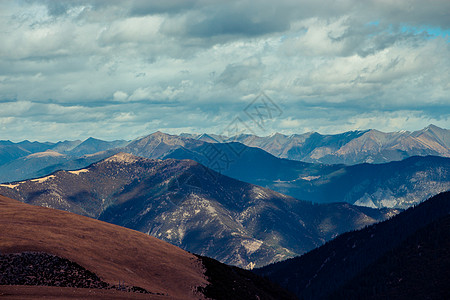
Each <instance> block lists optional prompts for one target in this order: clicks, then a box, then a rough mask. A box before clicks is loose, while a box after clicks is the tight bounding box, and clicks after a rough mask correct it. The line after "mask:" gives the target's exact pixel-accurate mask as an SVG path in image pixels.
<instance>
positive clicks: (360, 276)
mask: <svg viewBox="0 0 450 300" xmlns="http://www.w3.org/2000/svg"><path fill="white" fill-rule="evenodd" d="M449 226H450V192H445V193H441V194H439V195H437V196H434V197H432V198H430V199H429V200H427V201H425V202H423V203H421V204H419V205H417V206H415V207H411V208H409V209H408V210H406V211H404V212H402V213H400V214H398V215H396V216H394V217H392V218H391V219H389V220H386V221H384V222H381V223H378V224H374V225H371V226H368V227H366V228H364V229H361V230H358V231H354V232H348V233H344V234H342V235H340V236H338V237H337V238H335V239H334V240H332V241H329V242H328V243H326V244H324V245H323V246H321V247H319V248H317V249H314V250H313V251H310V252H308V253H307V254H305V255H303V256H300V257H296V258H293V259H289V260H286V261H283V262H279V263H276V264H272V265H269V266H266V267H263V268H261V269H257V270H254V271H255V272H256V273H257V274H259V275H261V276H265V277H266V278H269V279H271V280H273V281H274V282H277V283H279V284H280V285H281V286H283V287H285V288H287V289H288V290H290V291H292V292H294V293H295V294H296V295H297V296H298V297H299V298H300V299H447V298H448V297H449V296H450V290H449V289H448V286H449V284H450V280H449V278H450V276H449V275H450V272H449V270H450V259H449V256H448V247H449V246H450V227H449Z"/></svg>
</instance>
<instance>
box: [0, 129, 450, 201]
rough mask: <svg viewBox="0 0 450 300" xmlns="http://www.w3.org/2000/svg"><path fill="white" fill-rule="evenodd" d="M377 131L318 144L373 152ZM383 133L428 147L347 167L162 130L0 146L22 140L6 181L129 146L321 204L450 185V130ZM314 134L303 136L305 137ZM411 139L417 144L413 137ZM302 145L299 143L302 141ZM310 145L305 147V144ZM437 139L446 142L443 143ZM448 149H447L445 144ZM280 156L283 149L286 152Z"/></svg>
mask: <svg viewBox="0 0 450 300" xmlns="http://www.w3.org/2000/svg"><path fill="white" fill-rule="evenodd" d="M371 133H373V130H372V131H366V132H362V131H361V132H347V133H344V134H340V135H332V136H331V135H330V136H322V138H320V140H321V143H319V144H317V145H325V144H327V145H329V146H330V147H331V145H341V146H342V147H344V145H347V146H345V147H349V146H348V145H350V144H352V145H358V146H357V147H356V146H355V148H354V149H353V152H354V153H357V154H358V155H360V154H361V153H363V154H364V153H366V154H367V153H369V152H370V151H369V152H367V151H368V150H367V149H366V148H368V147H369V146H370V145H373V142H374V140H373V139H371V138H368V136H370V134H371ZM377 136H378V138H379V140H377V143H378V145H379V147H381V148H379V149H384V148H383V147H384V146H383V145H388V144H389V145H391V146H392V145H394V144H395V143H397V144H395V145H396V146H395V147H397V148H399V147H400V146H399V143H400V144H401V143H403V142H404V141H410V144H411V145H415V146H414V147H412V146H411V147H410V148H408V149H416V150H417V149H419V148H420V147H419V146H418V145H419V144H420V145H422V146H423V147H422V148H423V149H425V150H423V149H422V148H421V149H422V150H423V151H422V152H420V151H416V152H414V151H415V150H414V151H412V150H411V151H409V150H408V151H409V152H408V151H407V152H405V153H406V154H405V157H407V158H406V159H404V160H403V161H392V162H386V163H379V164H373V163H372V164H368V163H364V164H357V165H352V166H348V165H343V164H332V165H330V164H323V163H317V162H316V163H306V162H301V161H296V160H289V159H284V158H279V157H276V156H274V155H271V154H270V153H268V152H266V151H264V150H262V149H260V148H257V147H249V146H246V145H245V144H242V143H238V142H226V143H218V142H217V141H218V140H220V139H221V138H222V139H224V140H227V139H225V138H224V137H221V136H217V135H206V134H203V135H198V136H197V135H190V137H189V135H188V134H182V135H180V136H177V135H169V134H164V133H161V132H156V133H153V134H150V135H148V136H145V137H143V138H139V139H136V140H133V141H131V142H126V141H114V142H104V141H101V140H97V139H93V138H90V139H88V140H86V141H84V142H81V141H75V142H69V141H65V142H60V143H56V144H54V143H53V144H52V143H37V142H34V143H30V142H27V141H25V142H22V143H18V144H13V143H11V142H9V141H4V142H1V143H0V158H1V157H2V156H1V153H2V152H1V151H2V149H3V150H5V149H7V148H8V147H13V148H14V147H16V148H17V149H20V151H19V150H18V151H19V152H14V151H12V150H11V149H10V150H11V151H12V152H11V151H9V150H8V151H9V152H7V153H8V155H9V156H8V155H6V156H3V158H2V159H3V160H4V161H5V160H8V157H9V158H10V159H12V157H13V156H14V157H16V158H15V159H13V160H12V161H11V160H10V161H9V162H7V163H3V164H0V182H14V181H19V180H25V179H30V178H39V177H42V176H46V175H48V174H51V173H53V172H55V171H57V170H74V169H80V168H84V167H86V166H88V165H90V164H92V163H94V162H97V161H100V160H102V159H105V158H107V157H109V156H111V155H114V154H116V153H119V152H125V153H130V154H134V155H137V156H142V157H146V158H158V159H166V158H176V159H192V160H195V161H197V162H200V163H202V164H203V165H205V166H207V167H208V168H210V169H213V170H215V171H217V172H219V173H221V174H224V175H227V176H230V177H233V178H235V179H238V180H242V181H246V182H249V183H253V184H256V185H260V186H263V187H266V188H269V189H272V190H275V191H278V192H280V193H283V194H286V195H289V196H292V197H294V198H298V199H303V200H308V201H314V202H317V203H327V202H347V203H350V204H357V205H363V206H368V207H373V208H377V207H378V208H381V207H394V208H402V209H404V208H407V207H409V206H411V205H414V204H417V203H420V202H421V201H423V200H425V199H427V198H428V197H430V196H432V195H434V194H437V193H439V192H442V191H446V190H447V189H449V188H450V180H449V171H450V164H449V161H450V158H447V157H445V156H447V154H446V153H447V152H446V151H447V150H448V130H446V129H441V128H438V127H436V126H433V125H430V126H428V127H427V128H425V129H423V130H420V131H416V132H413V133H408V132H398V133H395V134H394V133H389V134H381V133H380V134H378V135H377ZM381 136H383V138H381ZM363 137H364V138H363ZM388 137H389V138H388ZM247 138H248V139H243V138H242V139H240V141H242V142H244V143H247V144H251V143H249V142H248V141H249V139H253V140H254V139H257V137H254V136H253V137H249V136H248V137H247ZM263 139H264V140H265V142H264V143H262V142H261V143H259V146H260V147H262V148H266V150H267V151H271V152H274V151H273V150H270V149H271V148H270V147H269V146H268V145H274V144H277V145H278V147H281V148H283V149H284V148H286V147H291V146H292V145H291V144H286V143H284V142H283V143H282V141H287V137H286V136H283V135H280V134H276V135H273V136H271V137H265V138H260V141H262V140H263ZM234 140H236V139H234ZM293 140H296V139H293ZM308 140H309V139H304V143H306V141H308ZM412 140H414V141H415V142H416V143H415V144H414V143H413V142H411V141H412ZM388 141H389V143H388ZM394 141H395V143H394ZM419 141H420V143H419ZM297 142H298V141H297ZM297 142H296V143H297ZM292 143H294V142H292ZM308 143H309V142H308ZM405 143H406V142H405ZM3 144H4V145H3ZM2 145H3V146H2ZM289 145H291V146H289ZM298 145H300V144H298V143H297V146H298ZM305 145H306V144H304V145H303V146H304V147H306V146H305ZM308 145H309V144H308ZM436 145H441V146H442V147H443V148H442V147H441V148H439V147H438V146H436ZM69 146H70V147H69ZM266 146H267V147H266ZM303 146H302V147H303ZM310 146H311V145H310ZM310 146H308V147H310ZM416 146H417V147H419V148H417V147H416ZM2 147H3V148H2ZM5 147H6V148H5ZM49 147H50V148H49ZM320 147H322V146H320ZM333 147H334V146H333ZM392 147H394V146H392ZM405 147H406V146H405ZM281 148H280V149H281ZM310 148H311V147H310ZM369 148H370V147H369ZM444 148H445V149H447V150H446V151H444V150H442V149H444ZM8 149H9V148H8ZM311 149H312V148H311ZM317 149H318V148H317ZM374 149H375V148H374ZM399 149H400V148H399ZM405 149H406V148H405ZM426 149H428V150H429V149H441V150H442V151H441V150H439V151H434V152H432V151H431V152H430V151H428V150H426ZM42 150H45V151H43V152H37V153H32V154H28V155H26V156H22V157H18V158H17V156H20V155H24V153H29V152H32V151H42ZM56 150H59V151H60V152H57V151H56ZM5 151H6V150H5ZM5 153H6V152H5ZM431 153H434V154H436V153H438V154H440V155H441V156H439V157H432V156H425V157H408V156H409V155H412V154H420V155H427V154H431ZM80 155H81V156H80ZM278 155H280V156H283V155H282V154H280V153H278ZM364 155H365V154H364ZM391 158H392V157H391ZM337 187H338V188H337Z"/></svg>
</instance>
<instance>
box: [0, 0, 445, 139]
mask: <svg viewBox="0 0 450 300" xmlns="http://www.w3.org/2000/svg"><path fill="white" fill-rule="evenodd" d="M449 35H450V1H448V0H435V1H432V0H429V1H426V0H411V1H405V0H395V1H394V0H378V1H371V0H368V1H360V0H335V1H316V0H312V1H306V0H295V1H291V0H277V1H273V0H262V1H255V0H231V1H214V0H204V1H195V0H173V1H170V0H153V1H144V0H142V1H141V0H134V1H118V0H92V1H85V0H80V1H67V0H60V1H53V0H36V1H31V0H30V1H8V0H6V1H0V41H1V42H0V140H7V139H9V140H12V141H21V140H24V139H28V140H39V141H58V140H66V139H68V140H73V139H85V138H87V137H90V136H92V137H96V138H101V139H105V140H113V139H128V140H130V139H134V138H137V137H139V136H144V135H147V134H150V133H152V132H155V131H158V130H159V131H163V132H167V133H175V134H178V133H181V132H189V133H194V132H195V133H203V132H208V133H216V134H226V133H229V132H231V131H233V130H234V131H235V132H247V133H254V134H258V135H261V136H265V135H269V134H272V133H274V132H281V133H285V134H291V133H304V132H309V131H318V132H320V133H339V132H344V131H348V130H363V129H370V128H375V129H378V130H382V131H387V132H389V131H398V130H410V131H413V130H418V129H421V128H423V127H425V126H427V125H428V124H435V125H437V126H440V127H443V128H449V127H450V126H449V125H450V72H449V70H450V36H449ZM230 128H231V129H230ZM233 128H234V129H233Z"/></svg>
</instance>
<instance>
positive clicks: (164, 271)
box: [0, 196, 294, 299]
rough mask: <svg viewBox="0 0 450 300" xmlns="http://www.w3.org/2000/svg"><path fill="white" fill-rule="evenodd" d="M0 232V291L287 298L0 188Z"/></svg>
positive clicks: (256, 280)
mask: <svg viewBox="0 0 450 300" xmlns="http://www.w3.org/2000/svg"><path fill="white" fill-rule="evenodd" d="M0 234H1V237H2V238H1V239H0V251H1V254H0V268H1V269H2V274H1V275H2V276H1V278H0V281H1V283H2V285H0V293H1V295H2V296H6V297H8V296H9V297H11V298H17V299H44V298H45V299H48V297H54V298H57V299H74V298H77V299H91V298H99V299H206V298H208V299H211V298H212V299H251V298H249V297H253V298H254V299H293V298H294V297H293V296H291V295H290V294H288V293H287V292H285V291H284V290H282V289H281V288H279V287H277V286H276V285H274V284H271V283H270V282H269V281H267V280H264V279H263V278H260V277H258V276H256V275H254V274H253V273H251V272H249V271H245V270H242V269H239V268H236V267H229V266H226V265H223V264H221V263H219V262H217V261H214V260H211V259H207V258H204V257H198V256H195V255H193V254H191V253H188V252H186V251H184V250H182V249H180V248H178V247H175V246H173V245H171V244H169V243H166V242H163V241H161V240H158V239H156V238H154V237H151V236H148V235H145V234H143V233H140V232H137V231H133V230H130V229H126V228H123V227H120V226H116V225H112V224H108V223H105V222H101V221H98V220H94V219H91V218H87V217H83V216H79V215H76V214H72V213H69V212H63V211H59V210H55V209H49V208H43V207H37V206H33V205H28V204H24V203H20V202H18V201H15V200H13V199H10V198H7V197H4V196H0ZM11 284H14V285H11ZM222 291H226V293H224V294H221V292H222ZM228 296H229V297H230V298H227V297H228Z"/></svg>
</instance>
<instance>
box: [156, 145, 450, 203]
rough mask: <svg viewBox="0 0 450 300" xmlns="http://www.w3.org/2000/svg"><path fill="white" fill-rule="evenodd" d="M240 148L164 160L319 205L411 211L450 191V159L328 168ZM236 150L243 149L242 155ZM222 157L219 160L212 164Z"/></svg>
mask: <svg viewBox="0 0 450 300" xmlns="http://www.w3.org/2000/svg"><path fill="white" fill-rule="evenodd" d="M242 147H245V146H243V145H242V144H239V143H215V144H209V143H205V144H204V145H201V146H199V147H194V148H191V149H186V148H184V147H180V148H178V149H175V150H174V151H172V152H170V153H168V154H167V155H166V156H165V157H164V158H175V159H192V160H195V161H198V162H200V163H202V164H204V165H206V166H208V167H211V168H214V169H215V170H216V171H218V172H221V173H223V174H225V175H227V176H230V177H233V178H236V179H239V180H242V181H245V182H249V183H252V184H257V185H261V186H263V187H266V188H270V189H272V190H274V191H277V192H280V193H283V194H286V195H289V196H292V197H294V198H298V199H304V200H308V201H314V202H317V203H329V202H348V203H350V204H356V205H362V206H368V207H373V208H376V207H378V208H380V207H396V208H402V209H404V208H408V207H410V206H411V205H414V204H417V203H420V202H421V201H423V200H425V199H428V198H429V197H431V196H433V195H435V194H438V193H440V192H443V191H447V190H448V189H450V158H446V157H436V156H425V157H422V156H415V157H409V158H406V159H404V160H402V161H393V162H389V163H382V164H358V165H352V166H347V165H326V164H317V163H315V164H313V163H305V162H300V161H293V160H287V159H280V158H277V157H275V156H273V155H271V154H269V153H267V152H265V151H263V150H262V149H259V148H253V147H246V148H242ZM234 149H241V150H242V151H241V152H240V154H239V155H237V154H236V152H235V151H234ZM211 153H217V155H216V157H217V158H216V159H215V160H214V161H212V160H211V159H210V157H211Z"/></svg>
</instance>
